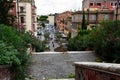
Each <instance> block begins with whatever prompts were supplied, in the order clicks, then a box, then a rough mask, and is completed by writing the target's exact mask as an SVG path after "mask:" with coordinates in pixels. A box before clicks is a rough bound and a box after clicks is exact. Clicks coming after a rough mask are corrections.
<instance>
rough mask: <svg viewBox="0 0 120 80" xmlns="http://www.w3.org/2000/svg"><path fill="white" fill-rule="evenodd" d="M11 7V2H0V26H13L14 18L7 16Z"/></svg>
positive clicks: (6, 0)
mask: <svg viewBox="0 0 120 80" xmlns="http://www.w3.org/2000/svg"><path fill="white" fill-rule="evenodd" d="M13 7H14V5H13V0H0V24H5V25H13V23H14V20H15V16H14V15H12V14H9V10H10V9H12V8H13Z"/></svg>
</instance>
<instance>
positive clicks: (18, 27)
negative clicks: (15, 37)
mask: <svg viewBox="0 0 120 80" xmlns="http://www.w3.org/2000/svg"><path fill="white" fill-rule="evenodd" d="M16 1H17V17H18V23H17V24H18V31H19V32H20V31H21V29H20V20H19V0H16Z"/></svg>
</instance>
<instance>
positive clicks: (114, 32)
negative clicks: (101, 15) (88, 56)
mask: <svg viewBox="0 0 120 80" xmlns="http://www.w3.org/2000/svg"><path fill="white" fill-rule="evenodd" d="M117 24H118V25H117V26H116V22H114V21H106V22H102V23H101V26H100V28H97V29H95V30H93V31H92V32H91V33H90V36H91V37H92V40H93V41H94V43H93V45H94V49H95V52H96V54H97V55H98V56H99V57H100V58H101V59H103V60H105V61H107V62H120V39H119V38H120V26H119V25H120V22H117Z"/></svg>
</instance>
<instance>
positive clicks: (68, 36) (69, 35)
mask: <svg viewBox="0 0 120 80" xmlns="http://www.w3.org/2000/svg"><path fill="white" fill-rule="evenodd" d="M70 38H71V32H69V33H68V35H67V40H69V39H70Z"/></svg>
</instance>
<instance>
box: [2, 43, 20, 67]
mask: <svg viewBox="0 0 120 80" xmlns="http://www.w3.org/2000/svg"><path fill="white" fill-rule="evenodd" d="M17 54H19V52H18V51H17V50H16V49H14V47H13V46H9V45H7V44H5V43H4V42H3V41H0V65H12V64H15V65H20V64H21V62H20V60H19V58H18V57H17Z"/></svg>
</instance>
